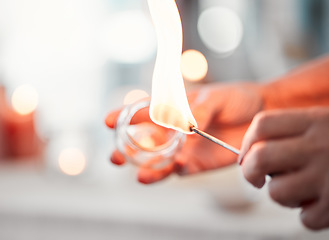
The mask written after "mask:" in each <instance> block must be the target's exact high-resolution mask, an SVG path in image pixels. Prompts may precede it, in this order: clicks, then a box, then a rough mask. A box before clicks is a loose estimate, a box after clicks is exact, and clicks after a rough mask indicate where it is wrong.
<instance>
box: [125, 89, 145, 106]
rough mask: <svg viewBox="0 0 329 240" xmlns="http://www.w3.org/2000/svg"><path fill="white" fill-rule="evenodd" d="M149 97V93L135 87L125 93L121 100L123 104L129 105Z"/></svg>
mask: <svg viewBox="0 0 329 240" xmlns="http://www.w3.org/2000/svg"><path fill="white" fill-rule="evenodd" d="M147 97H149V94H148V93H147V92H145V91H144V90H140V89H135V90H132V91H130V92H128V93H127V95H126V96H125V98H124V100H123V104H124V105H129V104H133V103H135V102H137V101H138V100H141V99H143V98H147Z"/></svg>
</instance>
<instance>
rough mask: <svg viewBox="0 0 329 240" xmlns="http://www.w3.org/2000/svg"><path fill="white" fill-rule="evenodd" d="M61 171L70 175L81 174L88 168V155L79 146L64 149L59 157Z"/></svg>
mask: <svg viewBox="0 0 329 240" xmlns="http://www.w3.org/2000/svg"><path fill="white" fill-rule="evenodd" d="M58 164H59V168H60V169H61V171H62V172H63V173H65V174H67V175H70V176H76V175H79V174H81V173H82V172H83V171H84V170H85V168H86V157H85V156H84V154H83V152H82V151H81V150H80V149H77V148H67V149H64V150H63V151H62V152H61V153H60V155H59V158H58Z"/></svg>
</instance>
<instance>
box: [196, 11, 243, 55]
mask: <svg viewBox="0 0 329 240" xmlns="http://www.w3.org/2000/svg"><path fill="white" fill-rule="evenodd" d="M198 32H199V35H200V38H201V40H202V41H203V43H204V44H205V45H206V46H207V48H209V49H210V50H212V51H214V52H216V53H218V54H227V53H230V52H232V51H234V50H235V49H236V48H237V47H238V46H239V44H240V42H241V39H242V36H243V25H242V22H241V19H240V17H239V16H238V15H237V14H236V13H235V12H234V11H233V10H231V9H229V8H226V7H218V6H217V7H212V8H208V9H206V10H205V11H203V12H202V13H201V15H200V17H199V20H198Z"/></svg>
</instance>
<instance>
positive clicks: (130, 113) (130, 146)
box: [115, 100, 185, 169]
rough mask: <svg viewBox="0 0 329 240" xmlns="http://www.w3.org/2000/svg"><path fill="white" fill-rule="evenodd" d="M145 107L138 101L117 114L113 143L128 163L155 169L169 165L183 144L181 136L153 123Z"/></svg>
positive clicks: (183, 135)
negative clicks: (114, 142)
mask: <svg viewBox="0 0 329 240" xmlns="http://www.w3.org/2000/svg"><path fill="white" fill-rule="evenodd" d="M149 106H150V101H148V100H141V101H138V102H136V103H134V104H130V105H127V106H126V107H125V108H124V109H123V110H122V111H121V113H120V115H119V117H118V120H117V126H116V134H115V141H116V146H117V148H118V150H119V151H120V152H121V153H122V154H123V155H124V157H125V158H126V160H127V161H128V162H131V163H133V164H135V165H137V166H145V167H150V168H155V169H157V168H162V167H165V166H166V165H168V164H170V163H171V162H172V161H173V156H174V154H175V153H176V152H177V151H178V150H179V149H180V147H181V146H182V144H183V143H184V141H185V134H184V133H181V132H178V131H175V130H172V129H167V128H164V127H161V126H159V125H156V124H155V123H153V122H152V121H151V119H150V117H149V113H148V110H149Z"/></svg>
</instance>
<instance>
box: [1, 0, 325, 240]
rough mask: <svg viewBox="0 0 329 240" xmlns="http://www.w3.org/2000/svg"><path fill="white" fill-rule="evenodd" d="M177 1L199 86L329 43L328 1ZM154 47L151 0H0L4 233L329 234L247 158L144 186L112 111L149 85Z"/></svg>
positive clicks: (245, 76) (273, 68) (286, 64)
mask: <svg viewBox="0 0 329 240" xmlns="http://www.w3.org/2000/svg"><path fill="white" fill-rule="evenodd" d="M177 4H178V7H179V10H180V13H181V17H182V22H183V30H184V44H183V54H182V73H183V77H184V80H185V84H186V87H187V89H189V88H195V87H200V86H202V85H205V84H209V83H212V82H233V81H240V80H250V81H258V82H265V81H270V80H272V79H275V78H276V77H278V76H280V75H282V74H284V73H286V72H287V71H289V70H290V69H292V68H294V67H296V66H298V65H300V64H302V63H303V62H306V61H308V60H310V59H313V58H315V57H317V56H320V55H323V54H325V53H328V52H329V28H328V26H329V0H177ZM156 49H157V42H156V36H155V32H154V29H153V25H152V22H151V20H150V15H149V12H148V7H147V1H146V0H0V85H1V88H0V159H1V160H0V191H1V194H0V238H1V239H4V240H5V239H33V240H36V239H50V240H52V239H62V240H66V239H78V238H79V239H80V240H84V239H144V240H146V239H226V240H230V239H241V238H243V239H311V238H312V239H328V237H329V232H328V231H324V232H321V233H311V232H308V231H307V230H306V229H304V228H303V227H302V226H301V224H300V223H299V219H298V211H296V210H291V209H283V208H281V207H279V206H277V205H275V204H274V203H272V202H271V201H270V200H269V199H268V197H267V194H266V189H265V190H262V191H256V190H253V189H252V188H251V187H249V185H248V184H247V183H246V182H245V181H244V180H243V178H242V177H241V174H240V171H239V169H238V168H236V167H230V168H226V169H223V170H221V171H215V172H209V173H205V174H201V175H198V176H192V177H186V178H183V179H182V178H177V177H175V176H172V177H170V178H169V179H168V180H166V181H163V182H161V183H158V184H155V185H153V186H143V185H140V184H138V183H137V182H136V168H135V167H133V166H131V165H127V166H124V167H121V168H118V167H115V166H112V165H111V164H109V156H110V153H111V151H112V150H113V149H114V138H115V136H114V133H113V132H112V131H110V130H108V129H107V128H106V127H105V124H104V119H105V116H106V114H107V113H108V112H110V111H111V110H113V109H116V108H118V107H120V106H122V105H123V104H128V103H131V102H134V101H136V99H139V98H141V97H145V96H147V95H149V94H150V88H151V78H152V72H153V67H154V61H155V56H156ZM196 66H197V67H196Z"/></svg>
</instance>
